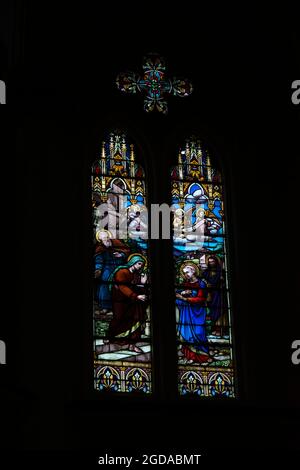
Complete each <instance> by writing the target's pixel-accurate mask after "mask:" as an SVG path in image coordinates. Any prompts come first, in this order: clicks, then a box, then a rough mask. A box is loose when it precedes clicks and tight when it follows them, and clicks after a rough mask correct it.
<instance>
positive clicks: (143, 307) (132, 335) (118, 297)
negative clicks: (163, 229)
mask: <svg viewBox="0 0 300 470" xmlns="http://www.w3.org/2000/svg"><path fill="white" fill-rule="evenodd" d="M144 176H145V175H144V171H143V169H142V168H141V166H140V165H138V164H137V163H136V161H135V154H134V148H133V146H132V145H129V144H128V142H127V139H126V137H125V135H123V134H121V133H119V132H115V133H112V134H110V136H109V138H108V139H107V141H106V142H104V143H103V145H102V153H101V156H100V158H99V159H98V160H97V161H96V162H95V163H94V164H93V167H92V176H91V178H92V204H93V228H94V232H93V234H94V268H95V279H94V372H95V376H94V377H95V379H94V380H95V382H94V383H95V388H96V389H97V390H100V391H112V392H131V393H134V392H138V393H150V392H151V377H152V372H151V369H152V368H151V351H152V342H151V316H150V278H149V264H148V240H147V236H148V230H147V229H148V219H147V209H146V204H147V201H146V190H145V180H144Z"/></svg>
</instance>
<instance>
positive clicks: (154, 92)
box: [116, 54, 193, 114]
mask: <svg viewBox="0 0 300 470" xmlns="http://www.w3.org/2000/svg"><path fill="white" fill-rule="evenodd" d="M143 70H144V75H143V78H141V77H140V76H139V75H138V74H136V73H135V72H121V73H120V74H119V75H118V76H117V79H116V83H117V87H118V88H119V90H121V91H123V92H126V93H136V92H137V91H140V92H142V93H144V94H145V95H146V96H145V99H144V110H145V111H146V112H150V111H154V110H157V111H159V112H161V113H163V114H167V112H168V104H167V101H166V99H165V95H166V94H172V95H175V96H180V97H185V96H189V95H190V94H191V93H192V91H193V86H192V84H191V82H190V81H189V80H187V79H182V78H175V77H174V78H173V79H169V78H166V77H165V70H166V66H165V60H164V58H163V57H161V56H160V55H159V54H148V55H147V56H146V57H144V63H143Z"/></svg>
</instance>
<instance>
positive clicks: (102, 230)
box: [95, 228, 112, 242]
mask: <svg viewBox="0 0 300 470" xmlns="http://www.w3.org/2000/svg"><path fill="white" fill-rule="evenodd" d="M104 232H105V233H107V234H108V236H109V238H111V237H112V234H111V232H110V231H109V230H106V229H105V228H102V229H101V230H97V232H96V235H95V236H96V240H97V242H101V237H100V234H101V233H104Z"/></svg>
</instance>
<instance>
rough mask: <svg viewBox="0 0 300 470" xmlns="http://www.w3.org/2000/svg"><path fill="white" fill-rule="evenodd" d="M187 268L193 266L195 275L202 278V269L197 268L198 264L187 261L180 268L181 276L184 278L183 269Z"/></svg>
mask: <svg viewBox="0 0 300 470" xmlns="http://www.w3.org/2000/svg"><path fill="white" fill-rule="evenodd" d="M186 266H191V267H192V268H193V269H194V270H195V275H196V276H197V277H199V276H200V269H199V267H198V266H197V264H196V263H194V261H189V260H186V261H184V262H183V263H182V265H181V266H180V268H179V271H180V274H181V276H182V277H183V278H184V273H183V269H184V268H185V267H186Z"/></svg>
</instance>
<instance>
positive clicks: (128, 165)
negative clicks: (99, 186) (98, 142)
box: [92, 131, 145, 178]
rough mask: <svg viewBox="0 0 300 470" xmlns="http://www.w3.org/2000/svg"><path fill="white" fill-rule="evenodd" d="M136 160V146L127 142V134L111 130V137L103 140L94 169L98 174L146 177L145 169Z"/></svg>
mask: <svg viewBox="0 0 300 470" xmlns="http://www.w3.org/2000/svg"><path fill="white" fill-rule="evenodd" d="M135 160H136V158H135V151H134V146H133V144H129V143H128V142H127V139H126V136H125V134H124V133H122V132H120V131H115V132H111V133H110V134H109V138H108V139H107V140H106V141H104V142H102V150H101V156H100V158H99V159H98V160H97V161H96V162H95V163H94V165H93V168H92V171H93V173H94V174H95V175H96V176H97V175H100V174H101V175H102V176H105V175H107V176H122V177H127V178H144V177H145V173H144V169H143V168H142V166H141V165H139V164H137V163H136V161H135Z"/></svg>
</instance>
